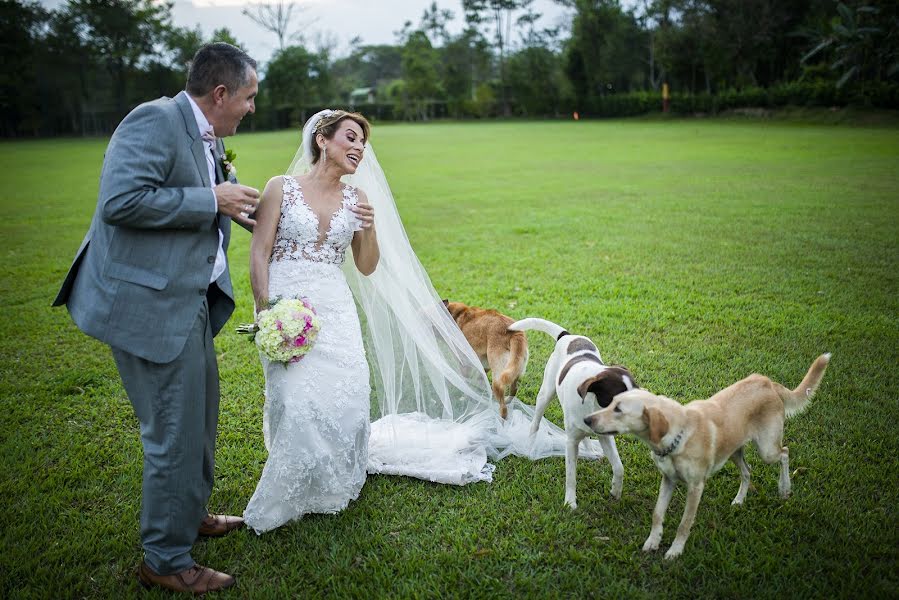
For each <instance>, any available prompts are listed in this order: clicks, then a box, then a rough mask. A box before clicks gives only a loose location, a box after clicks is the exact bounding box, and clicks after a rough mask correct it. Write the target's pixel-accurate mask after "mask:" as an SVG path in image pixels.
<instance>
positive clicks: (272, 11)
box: [241, 0, 305, 50]
mask: <svg viewBox="0 0 899 600" xmlns="http://www.w3.org/2000/svg"><path fill="white" fill-rule="evenodd" d="M304 8H305V7H302V6H299V5H298V4H297V3H296V2H284V1H283V0H279V1H278V2H272V3H269V4H254V5H253V6H252V7H250V8H245V9H243V10H242V11H241V12H242V13H243V14H244V15H245V16H246V17H248V18H249V19H250V20H251V21H253V22H254V23H256V24H257V25H259V26H260V27H262V28H263V29H265V30H266V31H268V32H271V33H274V34H275V36H276V37H277V38H278V50H284V48H285V42H287V41H288V40H291V39H293V40H296V41H299V42H301V43H302V41H303V35H302V34H297V33H294V34H292V35H291V34H290V28H291V21H293V19H294V18H295V17H298V16H299V14H300V13H301V12H302V11H303V10H304Z"/></svg>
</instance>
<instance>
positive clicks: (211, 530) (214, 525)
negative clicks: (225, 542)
mask: <svg viewBox="0 0 899 600" xmlns="http://www.w3.org/2000/svg"><path fill="white" fill-rule="evenodd" d="M241 527H243V518H242V517H232V516H230V515H212V514H210V515H206V518H205V519H203V521H202V522H201V523H200V535H202V536H206V537H220V536H223V535H225V534H226V533H228V532H231V531H234V530H235V529H240V528H241Z"/></svg>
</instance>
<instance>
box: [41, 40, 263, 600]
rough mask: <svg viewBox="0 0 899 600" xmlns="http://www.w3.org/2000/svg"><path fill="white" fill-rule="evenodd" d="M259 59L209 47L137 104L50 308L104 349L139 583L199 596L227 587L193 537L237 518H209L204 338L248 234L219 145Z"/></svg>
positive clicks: (207, 346)
mask: <svg viewBox="0 0 899 600" xmlns="http://www.w3.org/2000/svg"><path fill="white" fill-rule="evenodd" d="M257 90H258V86H257V75H256V63H255V61H253V59H251V58H250V57H249V56H247V55H246V53H244V52H243V51H242V50H240V49H239V48H235V47H234V46H231V45H229V44H224V43H215V44H209V45H206V46H204V47H203V48H201V49H200V50H199V51H198V52H197V54H196V56H194V60H193V62H192V64H191V68H190V73H189V74H188V79H187V86H186V91H183V92H181V93H179V94H178V95H177V96H175V97H174V98H160V99H158V100H154V101H152V102H147V103H145V104H142V105H140V106H138V107H137V108H135V109H134V110H133V111H131V113H129V114H128V116H126V117H125V119H124V120H123V121H122V122H121V124H120V125H119V126H118V128H117V129H116V130H115V133H113V135H112V138H111V139H110V141H109V146H108V147H107V149H106V155H105V158H104V160H103V170H102V172H101V174H100V194H99V199H98V201H97V208H96V211H95V212H94V216H93V220H92V221H91V225H90V229H89V230H88V232H87V235H86V236H85V238H84V241H83V242H82V244H81V248H80V249H79V250H78V253H77V255H76V257H75V261H74V263H73V264H72V267H71V269H70V271H69V273H68V275H67V276H66V279H65V282H64V283H63V286H62V289H61V291H60V292H59V295H58V296H57V298H56V300H55V302H54V306H59V305H61V304H66V305H67V307H68V310H69V313H70V314H71V316H72V319H73V320H74V321H75V324H76V325H77V326H78V327H79V328H80V329H81V330H82V331H84V332H85V333H86V334H88V335H90V336H93V337H95V338H97V339H99V340H101V341H103V342H105V343H107V344H109V346H110V347H111V348H112V354H113V357H114V358H115V362H116V366H117V368H118V371H119V375H120V376H121V378H122V383H123V384H124V387H125V391H126V392H127V394H128V398H129V399H130V401H131V404H132V405H133V407H134V412H135V413H136V415H137V418H138V420H139V421H140V434H141V441H142V443H143V449H144V474H143V498H142V506H141V519H140V527H141V541H142V545H143V548H144V560H143V561H141V563H140V565H139V567H138V573H137V575H138V578H139V579H140V582H141V583H142V584H143V585H145V586H148V587H149V586H162V587H165V588H169V589H172V590H178V591H187V592H193V593H203V592H206V591H211V590H216V589H221V588H226V587H230V586H231V585H233V584H234V578H233V577H231V576H230V575H227V574H225V573H220V572H218V571H214V570H212V569H209V568H206V567H201V566H199V565H197V564H196V563H195V562H194V560H193V558H191V554H190V551H191V548H192V546H193V544H194V541H195V540H196V538H197V536H198V535H211V536H215V535H224V534H225V533H227V532H229V531H231V530H233V529H236V528H237V527H240V526H241V525H242V524H243V520H242V519H240V518H239V517H227V516H221V515H210V514H208V511H207V510H206V503H207V501H208V499H209V496H210V493H211V492H212V484H213V466H214V458H215V437H216V427H217V424H218V409H219V379H218V365H217V364H216V355H215V348H214V347H213V342H212V338H213V336H214V335H215V334H216V333H218V331H219V330H220V329H221V328H222V326H223V325H224V324H225V321H227V320H228V318H229V317H230V316H231V313H232V311H233V310H234V294H233V292H232V288H231V277H230V274H229V272H228V264H227V258H226V252H227V249H228V242H229V241H230V237H231V221H232V220H234V221H236V222H237V223H238V224H240V225H243V226H244V227H246V228H248V229H250V230H252V227H253V225H254V224H255V221H254V220H253V219H252V218H251V217H249V216H248V215H251V214H252V213H253V212H254V211H255V208H256V205H257V204H258V202H259V200H258V197H259V192H258V191H257V190H255V189H253V188H250V187H247V186H243V185H239V184H238V183H236V180H233V177H232V178H231V179H232V181H229V180H228V179H229V178H228V177H227V176H226V175H227V174H226V173H224V172H223V170H222V165H221V156H222V154H223V151H224V147H223V145H222V141H221V139H220V138H223V137H226V136H229V135H234V133H235V131H236V130H237V126H238V123H239V122H240V120H241V119H242V118H243V117H244V116H245V115H246V114H247V113H248V112H253V111H254V110H255V103H254V102H255V97H256V93H257Z"/></svg>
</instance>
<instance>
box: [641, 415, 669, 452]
mask: <svg viewBox="0 0 899 600" xmlns="http://www.w3.org/2000/svg"><path fill="white" fill-rule="evenodd" d="M643 422H644V423H646V425H647V427H649V441H650V442H652V443H653V444H658V443H659V442H661V441H662V438H663V437H665V434H666V433H668V427H669V426H668V419H666V418H665V415H663V414H662V411H660V410H659V409H658V408H655V407H650V408H644V409H643Z"/></svg>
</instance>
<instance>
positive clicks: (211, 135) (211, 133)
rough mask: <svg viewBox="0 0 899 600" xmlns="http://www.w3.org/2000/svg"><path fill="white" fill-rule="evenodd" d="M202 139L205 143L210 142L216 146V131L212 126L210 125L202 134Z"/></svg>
mask: <svg viewBox="0 0 899 600" xmlns="http://www.w3.org/2000/svg"><path fill="white" fill-rule="evenodd" d="M200 137H202V138H203V141H204V142H209V143H210V144H212V145H213V146H215V130H214V129H213V128H212V125H210V126H209V127H208V128H207V129H206V131H203V132H201V133H200Z"/></svg>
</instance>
